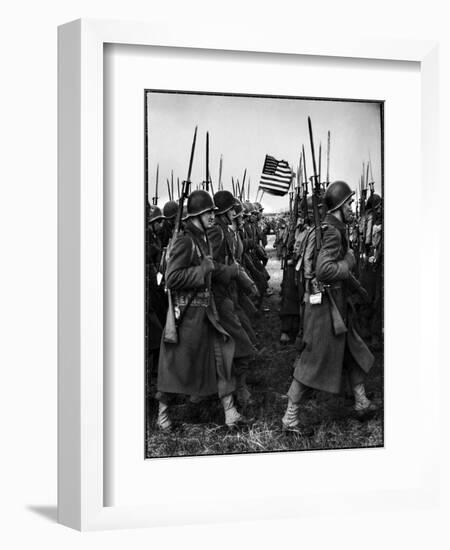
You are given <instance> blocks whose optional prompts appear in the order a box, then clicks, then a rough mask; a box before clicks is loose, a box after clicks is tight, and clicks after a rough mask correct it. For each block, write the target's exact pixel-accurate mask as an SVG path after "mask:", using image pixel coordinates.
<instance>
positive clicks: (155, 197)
mask: <svg viewBox="0 0 450 550" xmlns="http://www.w3.org/2000/svg"><path fill="white" fill-rule="evenodd" d="M158 179H159V163H158V164H157V165H156V185H155V196H154V197H153V204H154V205H155V206H156V205H157V204H158Z"/></svg>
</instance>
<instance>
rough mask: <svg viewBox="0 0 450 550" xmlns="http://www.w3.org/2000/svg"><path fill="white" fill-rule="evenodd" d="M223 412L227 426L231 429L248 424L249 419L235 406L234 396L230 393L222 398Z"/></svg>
mask: <svg viewBox="0 0 450 550" xmlns="http://www.w3.org/2000/svg"><path fill="white" fill-rule="evenodd" d="M221 401H222V406H223V410H224V412H225V424H226V425H227V426H228V427H229V428H234V427H237V426H241V425H242V424H246V423H247V419H246V418H245V417H244V416H242V415H241V414H240V413H239V412H238V410H237V409H236V406H235V404H234V399H233V395H232V394H231V393H230V394H228V395H226V396H225V397H222V398H221Z"/></svg>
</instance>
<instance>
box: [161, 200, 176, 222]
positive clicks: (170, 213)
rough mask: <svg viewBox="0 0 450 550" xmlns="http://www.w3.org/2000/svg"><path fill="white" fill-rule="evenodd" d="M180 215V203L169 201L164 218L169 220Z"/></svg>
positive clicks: (164, 209) (164, 211)
mask: <svg viewBox="0 0 450 550" xmlns="http://www.w3.org/2000/svg"><path fill="white" fill-rule="evenodd" d="M177 213H178V203H177V201H169V202H166V204H165V205H164V207H163V214H164V217H165V218H167V219H168V220H171V219H172V218H174V217H175V216H176V215H177Z"/></svg>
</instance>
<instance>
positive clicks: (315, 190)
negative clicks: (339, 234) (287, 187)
mask: <svg viewBox="0 0 450 550" xmlns="http://www.w3.org/2000/svg"><path fill="white" fill-rule="evenodd" d="M308 128H309V140H310V142H311V155H312V162H313V173H314V175H313V181H314V186H312V201H313V215H314V226H315V230H314V231H315V234H316V257H317V254H318V252H319V250H320V248H321V246H322V232H321V230H320V214H319V200H320V181H319V177H318V175H317V167H316V157H315V154H314V138H313V133H312V124H311V118H310V117H308Z"/></svg>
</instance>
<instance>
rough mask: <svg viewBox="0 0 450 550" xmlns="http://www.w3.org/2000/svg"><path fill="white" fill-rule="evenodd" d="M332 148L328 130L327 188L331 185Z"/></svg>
mask: <svg viewBox="0 0 450 550" xmlns="http://www.w3.org/2000/svg"><path fill="white" fill-rule="evenodd" d="M330 146H331V134H330V130H328V140H327V187H328V186H329V185H330Z"/></svg>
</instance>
